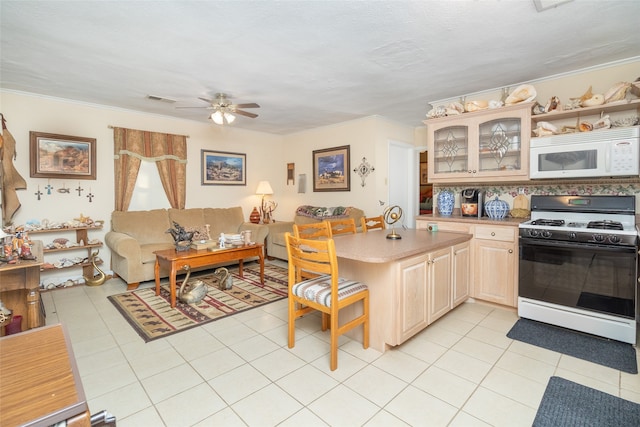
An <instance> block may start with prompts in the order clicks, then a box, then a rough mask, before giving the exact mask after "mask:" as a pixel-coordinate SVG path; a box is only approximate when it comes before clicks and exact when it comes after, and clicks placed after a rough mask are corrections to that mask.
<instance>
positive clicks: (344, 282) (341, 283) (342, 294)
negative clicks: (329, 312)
mask: <svg viewBox="0 0 640 427" xmlns="http://www.w3.org/2000/svg"><path fill="white" fill-rule="evenodd" d="M366 289H367V285H365V284H364V283H361V282H357V281H355V280H348V279H345V278H342V277H339V278H338V301H339V300H342V299H344V298H346V297H350V296H352V295H354V294H357V293H358V292H362V291H364V290H366ZM291 292H292V293H293V294H294V295H296V296H297V297H299V298H304V299H306V300H309V301H314V302H316V303H318V304H322V305H324V306H327V307H331V276H329V275H325V276H319V277H314V278H312V279H309V280H305V281H303V282H300V283H296V284H295V285H294V286H293V288H292V289H291Z"/></svg>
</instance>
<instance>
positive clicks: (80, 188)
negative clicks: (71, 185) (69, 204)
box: [76, 184, 84, 197]
mask: <svg viewBox="0 0 640 427" xmlns="http://www.w3.org/2000/svg"><path fill="white" fill-rule="evenodd" d="M76 191H77V192H78V197H80V196H82V192H83V191H84V188H82V187H81V186H80V184H78V188H76Z"/></svg>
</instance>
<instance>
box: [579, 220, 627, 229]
mask: <svg viewBox="0 0 640 427" xmlns="http://www.w3.org/2000/svg"><path fill="white" fill-rule="evenodd" d="M587 228H600V229H604V230H624V227H623V226H622V223H620V222H618V221H610V220H607V219H605V220H603V221H591V222H589V223H588V224H587Z"/></svg>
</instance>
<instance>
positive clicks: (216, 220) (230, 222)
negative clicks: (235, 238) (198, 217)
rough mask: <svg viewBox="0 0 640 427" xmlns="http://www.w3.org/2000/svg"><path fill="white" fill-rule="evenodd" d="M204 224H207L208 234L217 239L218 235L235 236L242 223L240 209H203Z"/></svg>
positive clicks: (242, 218) (242, 216) (237, 207)
mask: <svg viewBox="0 0 640 427" xmlns="http://www.w3.org/2000/svg"><path fill="white" fill-rule="evenodd" d="M203 211H204V222H205V224H209V234H210V235H211V238H212V239H214V240H215V239H217V238H218V236H220V233H225V234H235V233H238V232H239V231H240V230H239V229H240V226H241V225H242V223H243V222H244V214H243V213H242V208H241V207H240V206H236V207H233V208H204V209H203Z"/></svg>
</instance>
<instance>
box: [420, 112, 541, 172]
mask: <svg viewBox="0 0 640 427" xmlns="http://www.w3.org/2000/svg"><path fill="white" fill-rule="evenodd" d="M532 105H533V103H524V104H518V105H513V106H509V107H502V108H497V109H492V110H483V111H477V112H473V113H464V114H461V115H459V116H449V117H442V118H436V119H429V120H425V121H424V123H425V124H426V125H427V147H428V148H427V149H428V152H429V153H430V158H429V164H428V176H429V182H431V183H454V182H458V183H464V182H474V183H477V182H490V181H494V180H495V179H496V178H508V179H509V180H528V179H529V140H530V136H531V107H532Z"/></svg>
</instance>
